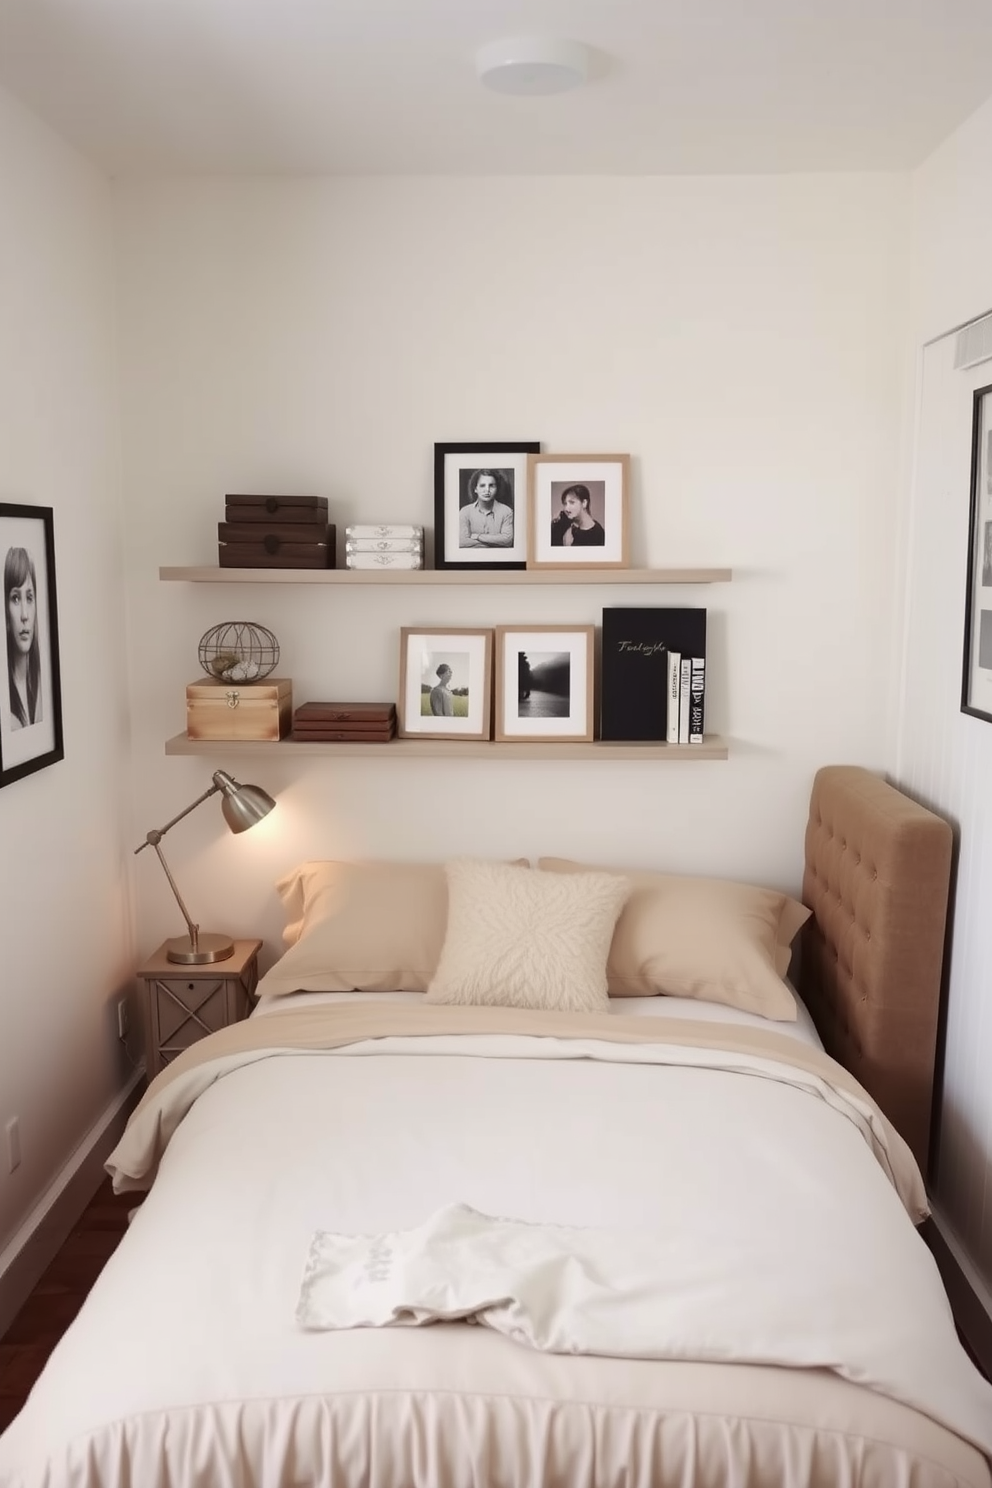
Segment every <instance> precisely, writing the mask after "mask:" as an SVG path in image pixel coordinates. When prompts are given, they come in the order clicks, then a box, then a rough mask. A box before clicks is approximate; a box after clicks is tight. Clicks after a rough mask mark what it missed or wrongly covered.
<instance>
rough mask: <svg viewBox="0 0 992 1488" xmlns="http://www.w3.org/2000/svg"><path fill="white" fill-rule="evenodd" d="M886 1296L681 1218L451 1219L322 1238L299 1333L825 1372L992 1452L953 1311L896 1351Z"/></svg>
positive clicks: (981, 1385) (312, 1254)
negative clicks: (463, 1339) (501, 1340)
mask: <svg viewBox="0 0 992 1488" xmlns="http://www.w3.org/2000/svg"><path fill="white" fill-rule="evenodd" d="M714 1219H715V1221H717V1222H718V1216H714ZM769 1221H770V1222H772V1223H773V1222H774V1219H773V1216H769ZM731 1228H732V1227H731ZM920 1246H921V1248H922V1241H921V1242H920ZM715 1256H718V1257H719V1260H718V1262H717V1263H715ZM879 1291H884V1287H879V1282H878V1278H877V1276H876V1277H874V1278H871V1279H869V1278H867V1277H866V1278H865V1284H864V1285H863V1286H861V1285H857V1284H855V1285H852V1286H849V1287H847V1288H846V1289H844V1288H837V1287H833V1286H829V1287H820V1286H819V1285H818V1279H817V1267H816V1266H815V1265H810V1264H809V1262H808V1260H806V1259H804V1256H803V1254H802V1252H801V1251H800V1252H797V1254H796V1256H795V1260H794V1263H793V1264H792V1265H790V1266H788V1267H777V1268H774V1267H767V1266H766V1267H764V1268H761V1267H760V1266H759V1267H756V1266H755V1265H754V1263H753V1259H752V1258H750V1257H748V1256H747V1255H746V1254H744V1253H743V1251H742V1252H741V1253H740V1255H739V1259H738V1258H737V1257H736V1256H735V1254H734V1252H733V1251H728V1250H727V1249H726V1248H721V1247H720V1246H719V1245H716V1246H715V1248H711V1247H710V1246H709V1245H706V1244H701V1243H700V1234H699V1232H698V1230H697V1231H692V1230H687V1229H686V1227H685V1226H681V1225H680V1224H679V1214H678V1209H677V1207H676V1208H674V1209H673V1211H672V1216H671V1225H670V1226H666V1227H665V1229H664V1231H663V1232H658V1231H647V1230H645V1231H629V1230H627V1231H613V1230H607V1229H595V1228H568V1227H564V1226H558V1225H543V1224H531V1223H527V1222H525V1221H521V1220H511V1219H498V1218H494V1217H492V1216H490V1215H487V1214H483V1213H480V1212H479V1211H478V1210H476V1209H472V1208H470V1207H469V1206H468V1205H466V1204H449V1205H446V1206H444V1207H443V1208H441V1209H439V1210H437V1212H436V1213H434V1214H432V1215H431V1216H430V1218H429V1219H428V1220H427V1221H426V1222H425V1223H424V1224H422V1225H419V1226H417V1227H416V1228H414V1229H409V1230H394V1231H388V1232H385V1233H382V1234H378V1235H343V1234H333V1233H330V1232H328V1231H324V1230H318V1231H317V1232H316V1233H315V1234H314V1236H313V1238H312V1240H311V1244H310V1250H309V1253H308V1256H307V1261H306V1266H305V1270H304V1277H303V1283H302V1287H301V1290H300V1296H299V1302H298V1305H297V1312H296V1318H297V1322H298V1323H299V1324H300V1325H301V1326H302V1327H303V1328H305V1329H340V1328H366V1327H384V1326H388V1325H392V1326H395V1325H406V1326H419V1325H422V1324H426V1323H438V1322H452V1321H455V1320H459V1319H463V1320H469V1321H474V1322H478V1323H481V1324H483V1325H484V1326H486V1327H489V1328H493V1329H495V1330H496V1331H497V1332H499V1333H503V1334H505V1335H507V1336H508V1337H510V1338H513V1339H515V1340H517V1341H518V1342H520V1343H524V1344H528V1345H530V1346H531V1347H532V1348H535V1349H540V1350H543V1351H545V1352H548V1353H557V1354H599V1355H603V1356H606V1357H621V1358H629V1359H690V1360H697V1361H704V1362H721V1361H736V1362H739V1363H740V1362H745V1363H753V1364H781V1365H787V1366H792V1367H797V1366H798V1367H806V1368H821V1369H831V1370H835V1371H836V1372H837V1373H838V1374H840V1375H841V1376H843V1377H844V1378H847V1379H851V1380H854V1381H855V1382H856V1383H860V1384H868V1385H870V1386H871V1387H873V1388H875V1389H877V1390H880V1391H881V1392H882V1393H883V1394H886V1395H889V1396H890V1397H891V1398H892V1399H894V1400H901V1401H903V1402H904V1403H905V1404H908V1405H913V1406H915V1407H917V1408H918V1409H922V1410H925V1411H928V1413H930V1414H932V1415H933V1416H934V1418H935V1419H937V1420H940V1421H942V1422H943V1423H944V1424H946V1425H949V1426H951V1427H952V1429H954V1430H957V1431H958V1432H960V1433H961V1434H962V1435H964V1436H966V1437H968V1438H969V1439H970V1440H972V1441H973V1442H975V1444H976V1445H979V1446H981V1447H982V1448H983V1449H984V1450H985V1451H986V1452H992V1409H990V1407H992V1392H990V1390H989V1387H988V1385H987V1384H986V1383H985V1382H984V1380H982V1379H981V1378H980V1376H979V1375H978V1373H977V1371H974V1370H972V1368H971V1365H970V1364H969V1363H968V1361H967V1360H965V1359H964V1357H963V1355H961V1354H960V1351H959V1349H958V1348H957V1346H956V1342H955V1340H954V1334H953V1324H952V1323H951V1321H950V1315H949V1309H947V1310H946V1315H945V1316H943V1317H933V1316H931V1317H927V1318H926V1320H925V1324H924V1327H923V1329H922V1331H919V1332H918V1331H917V1329H916V1326H915V1324H916V1322H918V1321H919V1319H916V1320H914V1319H911V1318H907V1319H904V1335H903V1337H902V1338H900V1339H899V1340H897V1341H895V1346H894V1340H893V1319H894V1318H895V1317H897V1316H898V1313H897V1312H896V1311H895V1310H894V1309H893V1305H892V1300H891V1298H889V1297H887V1296H886V1297H879V1296H878V1293H879ZM920 1305H921V1309H922V1310H923V1311H926V1308H925V1307H924V1305H923V1301H922V1299H921V1304H920ZM945 1308H946V1303H945V1302H944V1299H943V1297H940V1299H939V1309H940V1311H944V1309H945ZM934 1310H935V1311H936V1310H937V1309H934ZM938 1340H940V1343H939V1344H938V1342H937V1341H938ZM941 1345H946V1350H945V1349H942V1348H941ZM935 1351H936V1352H942V1353H943V1357H942V1358H941V1359H940V1360H939V1361H938V1360H937V1359H936V1358H935V1357H934V1353H935Z"/></svg>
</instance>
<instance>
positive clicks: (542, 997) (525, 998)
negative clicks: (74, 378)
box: [424, 858, 630, 1013]
mask: <svg viewBox="0 0 992 1488" xmlns="http://www.w3.org/2000/svg"><path fill="white" fill-rule="evenodd" d="M445 872H446V874H447V878H448V926H447V932H446V934H445V939H444V945H443V947H442V949H441V958H440V960H439V962H438V966H437V971H436V972H435V973H434V977H433V979H432V981H431V983H430V985H429V987H428V988H427V996H426V997H425V999H424V1001H425V1002H457V1003H474V1004H476V1005H484V1006H494V1005H498V1006H503V1007H523V1008H548V1009H552V1010H555V1011H558V1012H575V1013H591V1012H599V1011H605V1010H606V1009H607V1008H608V1006H609V998H608V997H607V992H606V958H607V956H608V955H609V952H610V942H611V940H612V938H613V927H614V925H615V924H616V921H617V916H618V915H619V913H620V911H621V909H622V908H623V906H624V904H625V902H626V899H627V895H628V894H629V893H630V885H629V883H628V882H627V880H626V879H625V878H619V877H617V876H616V875H614V874H610V873H577V874H574V875H572V874H563V873H562V874H559V873H533V872H531V871H530V869H528V868H516V867H513V866H511V865H510V864H506V863H492V862H485V861H481V860H477V859H474V858H458V859H456V860H455V861H454V862H452V863H447V864H445Z"/></svg>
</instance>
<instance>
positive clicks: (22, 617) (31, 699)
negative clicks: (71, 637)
mask: <svg viewBox="0 0 992 1488" xmlns="http://www.w3.org/2000/svg"><path fill="white" fill-rule="evenodd" d="M0 560H2V562H3V612H4V620H5V622H6V624H5V637H6V648H5V652H4V656H5V660H6V664H7V666H6V676H7V681H6V686H4V687H0V786H4V785H10V784H11V782H12V781H14V780H20V779H21V778H22V777H23V776H25V775H31V774H33V773H34V771H36V770H44V769H46V768H47V766H48V765H54V764H55V762H56V761H57V760H60V759H62V757H63V750H62V688H61V678H60V672H59V627H58V607H57V604H56V599H55V534H54V522H53V519H52V508H51V507H49V506H21V505H17V504H10V503H6V502H0Z"/></svg>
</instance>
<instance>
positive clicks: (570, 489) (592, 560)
mask: <svg viewBox="0 0 992 1488" xmlns="http://www.w3.org/2000/svg"><path fill="white" fill-rule="evenodd" d="M629 476H630V456H629V455H541V454H537V455H529V456H528V458H527V499H528V503H529V505H530V545H529V550H528V554H527V567H528V568H627V567H628V566H629V557H628V555H629V543H630V538H629V523H628V520H627V499H628V498H627V489H628V485H629Z"/></svg>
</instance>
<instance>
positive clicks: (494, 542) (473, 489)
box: [434, 439, 541, 569]
mask: <svg viewBox="0 0 992 1488" xmlns="http://www.w3.org/2000/svg"><path fill="white" fill-rule="evenodd" d="M540 448H541V445H540V441H539V440H535V439H531V440H517V441H515V442H511V443H509V444H506V443H499V442H495V443H489V444H435V446H434V567H435V568H480V569H484V568H526V567H527V456H528V454H536V453H537V451H539V450H540Z"/></svg>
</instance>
